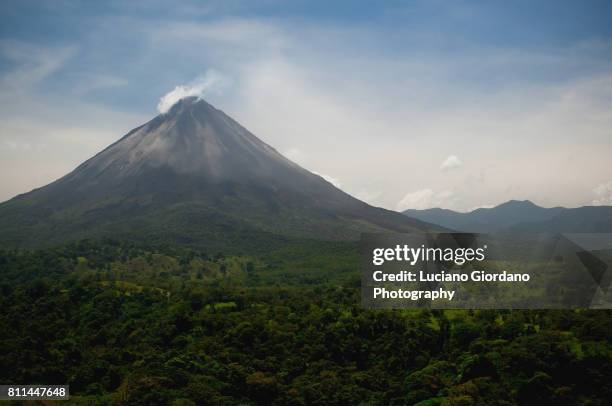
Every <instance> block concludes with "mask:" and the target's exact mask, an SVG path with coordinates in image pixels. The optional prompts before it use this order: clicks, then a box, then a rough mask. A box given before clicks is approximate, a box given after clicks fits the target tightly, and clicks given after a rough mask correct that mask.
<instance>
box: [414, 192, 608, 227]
mask: <svg viewBox="0 0 612 406" xmlns="http://www.w3.org/2000/svg"><path fill="white" fill-rule="evenodd" d="M403 214H405V215H406V216H409V217H412V218H415V219H419V220H422V221H426V222H429V223H433V224H437V225H439V226H441V227H446V228H450V229H452V230H457V231H464V232H478V233H492V232H500V231H517V232H553V233H596V232H608V233H610V232H612V207H610V206H585V207H578V208H574V209H567V208H563V207H552V208H544V207H540V206H538V205H536V204H534V203H532V202H530V201H529V200H524V201H518V200H511V201H508V202H506V203H503V204H500V205H499V206H496V207H493V208H490V209H485V208H481V209H476V210H474V211H472V212H469V213H459V212H456V211H452V210H447V209H437V208H436V209H427V210H406V211H404V212H403Z"/></svg>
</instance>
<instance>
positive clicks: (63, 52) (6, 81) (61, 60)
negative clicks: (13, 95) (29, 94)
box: [0, 41, 75, 92]
mask: <svg viewBox="0 0 612 406" xmlns="http://www.w3.org/2000/svg"><path fill="white" fill-rule="evenodd" d="M74 52H75V49H74V48H73V47H58V48H43V47H39V46H37V45H34V44H31V43H26V42H17V41H2V42H0V56H2V57H4V58H6V59H8V60H11V61H12V62H14V63H16V64H17V68H16V69H14V70H12V71H9V72H8V73H7V74H5V75H4V76H3V77H2V79H1V80H0V87H2V88H3V90H4V91H5V92H6V91H12V92H23V91H25V90H26V89H28V88H31V87H33V86H35V85H37V84H38V83H40V82H41V81H43V80H44V79H46V78H47V77H48V76H49V75H51V74H53V73H55V72H57V71H59V70H60V69H61V68H62V67H63V66H64V65H65V64H66V62H67V61H68V60H69V59H70V57H72V56H73V55H74Z"/></svg>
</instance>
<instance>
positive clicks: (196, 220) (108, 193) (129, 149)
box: [0, 97, 434, 247]
mask: <svg viewBox="0 0 612 406" xmlns="http://www.w3.org/2000/svg"><path fill="white" fill-rule="evenodd" d="M433 228H434V226H431V225H429V224H427V223H424V222H421V221H419V220H415V219H411V218H408V217H406V216H403V215H401V214H399V213H396V212H392V211H389V210H385V209H382V208H376V207H372V206H370V205H368V204H366V203H364V202H362V201H360V200H358V199H355V198H354V197H352V196H350V195H348V194H347V193H344V192H343V191H341V190H339V189H338V188H336V187H335V186H333V185H332V184H331V183H329V182H327V181H326V180H325V179H323V178H322V177H320V176H318V175H316V174H313V173H312V172H309V171H307V170H306V169H304V168H302V167H300V166H299V165H297V164H295V163H294V162H292V161H290V160H289V159H287V158H285V157H284V156H283V155H281V154H279V153H278V152H277V151H276V150H275V149H274V148H272V147H271V146H269V145H267V144H266V143H264V142H263V141H261V140H260V139H259V138H257V137H256V136H255V135H253V134H252V133H250V132H249V131H248V130H247V129H245V128H244V127H242V126H241V125H240V124H238V123H237V122H236V121H234V120H233V119H232V118H230V117H229V116H228V115H226V114H225V113H223V112H222V111H220V110H218V109H216V108H214V107H213V106H211V105H210V104H208V103H207V102H206V101H204V100H202V99H199V98H196V97H189V98H185V99H182V100H180V101H178V102H177V103H176V104H175V105H174V106H172V108H171V109H170V110H169V111H168V112H167V113H164V114H160V115H158V116H157V117H155V118H153V119H152V120H151V121H149V122H148V123H146V124H144V125H142V126H140V127H137V128H135V129H133V130H132V131H130V132H129V133H127V134H126V135H125V136H123V137H122V138H121V139H120V140H119V141H117V142H115V143H114V144H112V145H110V146H109V147H107V148H106V149H104V150H103V151H101V152H100V153H98V154H97V155H95V156H94V157H92V158H91V159H89V160H87V161H86V162H84V163H83V164H81V165H80V166H78V167H77V168H76V169H75V170H74V171H72V172H71V173H69V174H67V175H66V176H64V177H62V178H60V179H58V180H57V181H55V182H53V183H51V184H49V185H47V186H44V187H42V188H39V189H35V190H33V191H31V192H29V193H25V194H22V195H19V196H17V197H15V198H13V199H11V200H9V201H7V202H4V203H2V204H0V230H2V232H1V233H0V234H1V235H0V244H3V245H6V246H17V247H30V246H44V245H50V244H55V243H58V242H63V241H68V240H78V239H82V238H114V239H128V240H136V241H146V242H154V243H178V244H187V245H194V246H202V247H213V246H214V247H218V246H227V245H238V246H239V245H241V244H246V243H248V242H253V241H258V240H260V239H261V238H262V237H271V236H274V237H282V238H308V239H323V240H344V239H356V238H358V236H359V234H360V233H361V232H384V231H394V232H414V231H422V230H430V229H433Z"/></svg>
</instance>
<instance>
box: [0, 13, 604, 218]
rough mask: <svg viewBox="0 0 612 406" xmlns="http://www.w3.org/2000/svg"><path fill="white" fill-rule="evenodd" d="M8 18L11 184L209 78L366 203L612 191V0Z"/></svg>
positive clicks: (456, 204)
mask: <svg viewBox="0 0 612 406" xmlns="http://www.w3.org/2000/svg"><path fill="white" fill-rule="evenodd" d="M0 19H1V21H0V103H2V106H3V108H2V111H1V112H0V200H4V199H8V198H10V197H12V196H14V195H15V194H17V193H22V192H25V191H27V190H30V189H32V188H34V187H38V186H42V185H44V184H46V183H48V182H49V181H52V180H54V179H56V178H57V177H59V176H62V175H63V174H65V173H66V172H68V171H70V170H71V169H73V168H74V167H75V166H76V165H77V164H78V163H80V162H82V161H83V160H85V159H87V158H88V157H90V156H92V155H93V154H95V153H96V152H97V151H98V150H99V149H101V148H103V147H104V146H106V145H108V144H109V143H111V142H113V141H114V140H116V139H117V138H119V137H120V136H121V135H123V134H124V133H126V132H127V131H128V130H129V129H131V128H133V127H135V126H137V125H139V124H141V123H142V122H144V121H147V120H148V119H150V118H151V117H152V116H153V115H155V114H157V112H156V107H157V105H158V102H159V99H160V98H161V97H162V96H164V95H165V94H167V93H168V92H170V91H172V90H173V89H174V88H175V87H176V86H178V85H185V86H192V87H193V86H196V87H198V85H201V84H202V83H206V85H205V86H204V88H205V89H204V90H202V92H203V93H204V97H205V98H206V99H207V100H209V101H210V102H212V103H213V104H215V105H216V106H217V107H219V108H221V109H223V110H224V111H226V112H227V113H229V114H230V115H232V116H233V117H235V118H236V119H238V120H239V121H240V122H241V123H242V124H243V125H245V126H246V127H247V128H249V129H250V130H251V131H253V132H254V133H255V134H256V135H258V136H259V137H260V138H262V139H264V140H265V141H266V142H268V143H270V144H271V145H273V146H274V147H276V148H277V149H278V150H279V151H281V152H282V153H284V154H285V155H287V156H289V157H290V158H292V159H294V160H295V161H297V162H298V163H300V164H301V165H303V166H305V167H306V168H308V169H310V170H312V171H315V172H317V173H320V174H322V175H324V176H326V177H327V178H328V179H330V180H332V181H334V182H335V183H337V184H338V185H340V187H341V188H343V189H345V190H346V191H348V192H349V193H352V194H354V195H356V196H357V197H360V198H362V199H364V200H366V201H368V202H370V203H372V204H376V205H381V206H384V207H388V208H391V209H403V208H409V207H415V208H424V207H431V206H443V207H449V208H454V209H458V210H468V209H471V208H474V207H478V206H487V205H492V204H497V203H500V202H502V201H505V200H508V199H511V198H514V199H531V200H534V201H535V202H536V203H539V204H542V205H545V206H555V205H565V206H577V205H583V204H612V170H611V168H612V166H611V165H610V164H609V156H610V153H611V152H612V141H611V140H612V136H611V135H612V134H610V130H609V129H610V128H612V117H611V113H610V112H611V111H612V24H610V21H612V3H610V2H608V1H583V2H577V1H537V2H534V1H470V2H467V1H414V2H399V1H389V2H366V1H364V2H354V1H337V2H312V1H308V2H306V1H292V2H280V1H259V2H254V1H248V2H247V1H218V2H161V1H160V2H156V1H152V2H138V1H136V2H119V1H117V2H85V1H83V2H75V1H46V2H45V1H4V2H1V3H0ZM200 87H201V86H200Z"/></svg>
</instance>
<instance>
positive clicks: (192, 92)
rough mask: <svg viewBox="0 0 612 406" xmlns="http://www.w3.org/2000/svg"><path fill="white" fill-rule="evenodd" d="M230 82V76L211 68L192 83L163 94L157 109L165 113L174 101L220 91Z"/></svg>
mask: <svg viewBox="0 0 612 406" xmlns="http://www.w3.org/2000/svg"><path fill="white" fill-rule="evenodd" d="M230 83H231V81H230V80H229V78H228V77H226V76H225V75H223V74H221V73H219V72H218V71H216V70H214V69H209V70H207V71H206V72H205V73H204V74H203V75H202V76H198V77H197V78H195V79H194V80H193V81H191V82H190V83H188V84H186V85H179V86H176V87H175V88H174V89H173V90H171V91H170V92H168V93H166V94H165V95H164V96H162V97H161V98H160V99H159V103H158V104H157V111H159V112H160V113H161V114H164V113H166V112H167V111H168V110H170V108H171V107H172V106H173V105H174V103H176V102H177V101H179V100H181V99H184V98H185V97H190V96H197V97H204V94H205V93H209V92H211V91H216V92H219V91H220V90H222V89H223V88H224V87H226V86H228V85H230Z"/></svg>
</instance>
